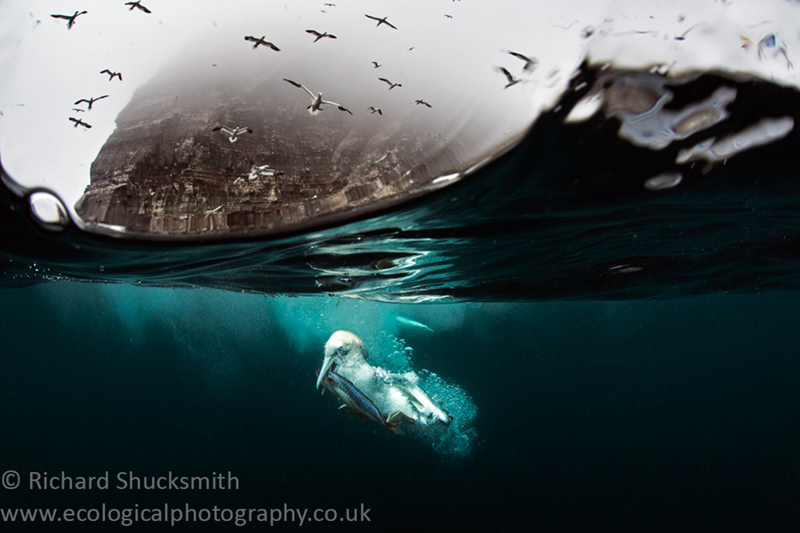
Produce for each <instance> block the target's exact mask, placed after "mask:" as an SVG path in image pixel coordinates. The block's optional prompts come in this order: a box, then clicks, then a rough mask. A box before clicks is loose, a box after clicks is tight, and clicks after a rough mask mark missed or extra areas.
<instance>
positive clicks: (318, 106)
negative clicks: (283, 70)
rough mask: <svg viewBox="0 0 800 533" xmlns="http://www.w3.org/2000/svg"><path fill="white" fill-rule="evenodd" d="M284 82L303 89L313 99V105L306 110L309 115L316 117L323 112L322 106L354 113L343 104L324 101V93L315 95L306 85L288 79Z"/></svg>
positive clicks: (284, 79)
mask: <svg viewBox="0 0 800 533" xmlns="http://www.w3.org/2000/svg"><path fill="white" fill-rule="evenodd" d="M283 81H285V82H288V83H291V84H292V85H294V86H295V87H297V88H298V89H303V90H304V91H305V92H307V93H308V95H309V96H310V97H311V104H310V105H309V106H308V107H307V108H306V109H307V110H308V114H309V115H316V114H317V113H319V112H320V111H322V106H323V105H335V106H336V107H337V108H338V109H339V110H340V111H344V112H346V113H350V114H351V115H352V114H353V112H352V111H350V110H349V109H347V108H346V107H345V106H343V105H342V104H337V103H336V102H330V101H328V100H323V99H322V93H317V94H314V93H312V92H311V90H309V88H308V87H306V86H305V85H303V84H301V83H297V82H296V81H292V80H287V79H286V78H283Z"/></svg>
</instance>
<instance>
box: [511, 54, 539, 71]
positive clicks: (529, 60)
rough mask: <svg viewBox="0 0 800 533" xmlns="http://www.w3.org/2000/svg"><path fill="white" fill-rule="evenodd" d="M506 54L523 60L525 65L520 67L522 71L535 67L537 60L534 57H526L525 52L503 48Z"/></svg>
mask: <svg viewBox="0 0 800 533" xmlns="http://www.w3.org/2000/svg"><path fill="white" fill-rule="evenodd" d="M505 52H506V53H507V54H510V55H512V56H514V57H516V58H517V59H521V60H523V61H524V62H525V66H524V67H522V70H524V71H530V70H533V69H534V68H535V67H536V64H537V63H538V62H539V61H538V60H537V59H536V58H535V57H528V56H526V55H525V54H520V53H519V52H514V51H513V50H505Z"/></svg>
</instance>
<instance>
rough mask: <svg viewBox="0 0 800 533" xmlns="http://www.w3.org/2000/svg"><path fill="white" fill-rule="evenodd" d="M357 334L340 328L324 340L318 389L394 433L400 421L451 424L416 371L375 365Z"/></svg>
mask: <svg viewBox="0 0 800 533" xmlns="http://www.w3.org/2000/svg"><path fill="white" fill-rule="evenodd" d="M368 357H369V353H368V352H367V348H366V346H365V345H364V341H362V340H361V339H360V338H359V337H358V336H356V335H354V334H353V333H350V332H349V331H337V332H335V333H334V334H333V335H331V337H330V338H329V339H328V342H326V343H325V351H324V357H323V360H322V368H321V369H320V371H319V374H318V375H317V389H319V387H320V386H322V387H323V388H324V389H325V390H328V391H330V392H331V393H332V394H333V395H334V396H336V397H337V398H338V399H339V400H340V401H341V402H342V403H343V404H344V406H345V407H347V408H348V410H350V412H352V413H354V414H356V415H359V416H361V417H362V418H366V419H368V420H369V419H371V420H374V421H376V422H378V423H380V424H381V425H383V426H385V427H386V428H387V429H389V430H390V431H392V432H393V433H397V432H398V431H397V430H398V429H399V428H398V427H397V426H399V425H400V424H401V423H403V422H406V423H408V424H420V425H421V426H428V425H433V424H443V425H449V424H450V422H452V420H453V418H452V417H451V416H450V415H449V414H447V413H446V412H445V411H444V410H443V409H442V408H441V407H439V406H438V405H436V404H435V403H434V401H433V400H432V399H431V398H430V396H428V394H427V393H426V392H425V391H424V390H422V389H421V388H420V387H419V385H418V382H419V377H418V376H417V375H416V374H415V373H414V372H406V373H403V374H399V373H395V372H389V371H387V370H385V369H383V368H381V367H373V366H372V365H370V364H369V363H368V362H367V358H368Z"/></svg>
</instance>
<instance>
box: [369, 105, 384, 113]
mask: <svg viewBox="0 0 800 533" xmlns="http://www.w3.org/2000/svg"><path fill="white" fill-rule="evenodd" d="M367 111H369V114H370V115H374V114H375V113H377V114H379V115H383V111H381V108H380V107H373V106H369V107H368V108H367Z"/></svg>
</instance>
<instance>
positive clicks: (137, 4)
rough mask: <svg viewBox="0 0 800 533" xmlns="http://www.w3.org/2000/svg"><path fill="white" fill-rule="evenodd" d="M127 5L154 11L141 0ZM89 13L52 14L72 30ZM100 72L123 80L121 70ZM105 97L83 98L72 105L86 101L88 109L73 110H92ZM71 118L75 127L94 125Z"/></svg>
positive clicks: (132, 8) (76, 109)
mask: <svg viewBox="0 0 800 533" xmlns="http://www.w3.org/2000/svg"><path fill="white" fill-rule="evenodd" d="M125 5H126V6H129V7H128V11H133V10H134V9H138V10H139V11H142V12H143V13H148V14H149V13H152V11H150V10H149V9H147V7H145V6H143V5H142V2H141V0H137V1H136V2H125ZM87 13H88V11H76V12H75V13H73V14H72V15H60V14H52V15H50V16H51V17H53V18H54V19H62V20H66V21H67V29H68V30H71V29H72V27H73V26H74V25H75V21H76V20H77V19H78V17H80V16H81V15H85V14H87ZM100 74H108V81H112V80H113V79H114V78H118V79H119V81H122V73H121V72H114V71H113V70H110V69H107V68H106V69H103V70H101V71H100ZM103 98H108V95H107V94H104V95H102V96H95V97H89V98H81V99H80V100H78V101H76V102H75V103H74V104H72V105H76V106H79V105H81V104H83V103H85V104H86V109H82V108H80V107H73V108H72V110H73V111H74V112H76V113H85V112H86V111H91V110H92V105H93V104H94V103H95V102H96V101H98V100H102V99H103ZM69 120H70V121H71V122H73V123H74V127H76V128H77V127H78V126H81V127H83V128H84V129H87V130H88V129H89V128H91V127H92V125H91V124H89V123H88V122H84V121H83V120H81V119H80V118H76V117H69Z"/></svg>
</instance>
